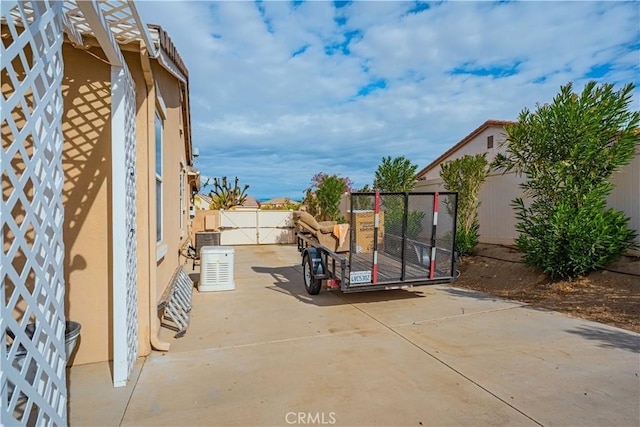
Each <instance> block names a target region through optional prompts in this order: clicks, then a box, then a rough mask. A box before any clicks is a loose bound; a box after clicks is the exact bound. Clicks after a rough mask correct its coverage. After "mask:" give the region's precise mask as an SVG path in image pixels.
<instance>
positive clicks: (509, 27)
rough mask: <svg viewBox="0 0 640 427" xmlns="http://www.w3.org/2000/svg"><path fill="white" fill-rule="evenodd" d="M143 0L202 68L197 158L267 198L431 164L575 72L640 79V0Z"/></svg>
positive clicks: (579, 78) (205, 169)
mask: <svg viewBox="0 0 640 427" xmlns="http://www.w3.org/2000/svg"><path fill="white" fill-rule="evenodd" d="M136 3H137V5H138V9H139V12H140V14H141V16H142V18H143V20H144V21H145V22H147V23H154V24H159V25H161V26H162V27H164V29H165V30H167V32H168V33H169V35H170V36H171V38H172V39H173V41H174V43H175V44H176V46H177V48H178V51H179V52H180V54H181V56H182V58H183V59H184V61H185V63H186V65H187V67H188V69H189V76H190V93H191V95H190V96H191V121H192V129H193V144H194V146H195V147H198V148H199V150H200V157H199V158H198V159H197V161H196V166H197V167H198V168H199V169H200V170H201V173H202V174H203V175H204V176H209V177H214V176H225V175H226V176H229V177H234V176H238V177H239V178H240V181H241V183H243V184H244V183H246V184H249V185H250V189H249V193H250V194H252V195H254V196H256V197H257V198H261V199H262V198H270V197H289V198H292V199H301V198H302V196H303V191H304V190H305V189H306V188H307V187H309V184H310V180H311V177H312V176H313V175H315V174H316V173H318V172H325V173H329V174H333V173H336V174H339V175H341V176H345V177H349V178H351V180H352V181H354V183H355V185H356V187H362V186H364V185H365V184H371V183H372V181H373V175H374V172H375V170H376V167H377V166H378V164H379V163H380V160H381V158H382V157H383V156H399V155H404V156H406V157H408V158H409V159H411V160H412V161H413V162H414V163H416V164H417V165H418V166H419V168H423V167H424V166H426V165H427V164H429V163H430V162H431V161H432V160H434V159H435V158H436V157H438V156H439V155H440V154H442V153H443V152H444V151H446V150H447V149H448V148H449V147H451V146H452V145H453V144H455V143H456V142H458V141H459V140H460V139H462V138H463V137H464V136H465V135H467V134H468V133H469V132H470V131H472V130H473V129H475V128H476V127H477V126H479V125H480V124H481V123H483V122H484V121H485V120H487V119H502V120H515V119H516V118H517V116H518V113H519V112H520V111H521V110H522V109H523V108H524V107H527V108H530V109H533V108H535V104H536V103H537V102H539V103H545V102H549V101H551V99H552V98H553V96H554V95H555V94H556V93H557V92H558V90H559V88H560V86H561V85H563V84H566V83H567V82H569V81H572V82H573V83H574V88H575V89H576V90H578V91H579V90H581V89H582V87H583V85H584V84H585V83H586V82H587V81H588V80H592V79H595V80H598V81H599V82H608V83H615V84H616V85H618V87H621V86H622V85H623V84H626V83H629V82H634V83H635V84H636V85H638V84H639V83H640V25H639V23H640V3H638V2H614V1H606V2H445V3H426V2H402V1H353V2H329V1H312V2H306V1H305V2H301V1H259V2H250V1H221V2H216V1H141V2H136ZM639 95H640V92H639V91H638V90H636V92H635V94H634V99H633V108H634V109H640V96H639ZM207 191H208V189H207Z"/></svg>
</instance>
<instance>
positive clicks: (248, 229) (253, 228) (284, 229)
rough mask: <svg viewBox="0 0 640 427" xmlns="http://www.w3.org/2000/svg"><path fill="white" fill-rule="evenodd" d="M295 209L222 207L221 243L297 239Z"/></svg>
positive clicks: (224, 244) (274, 242)
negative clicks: (270, 209)
mask: <svg viewBox="0 0 640 427" xmlns="http://www.w3.org/2000/svg"><path fill="white" fill-rule="evenodd" d="M294 237H295V236H294V223H293V212H291V211H263V210H257V209H256V210H236V211H220V245H223V246H233V245H270V244H290V243H295V238H294Z"/></svg>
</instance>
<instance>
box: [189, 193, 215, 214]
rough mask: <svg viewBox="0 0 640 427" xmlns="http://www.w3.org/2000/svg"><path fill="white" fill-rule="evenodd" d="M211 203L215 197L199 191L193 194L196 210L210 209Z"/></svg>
mask: <svg viewBox="0 0 640 427" xmlns="http://www.w3.org/2000/svg"><path fill="white" fill-rule="evenodd" d="M211 203H213V199H212V198H211V196H208V195H206V194H200V193H198V194H196V195H195V196H193V207H194V208H195V210H196V211H208V210H209V209H211Z"/></svg>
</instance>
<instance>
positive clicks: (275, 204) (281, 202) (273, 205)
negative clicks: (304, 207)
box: [262, 197, 293, 209]
mask: <svg viewBox="0 0 640 427" xmlns="http://www.w3.org/2000/svg"><path fill="white" fill-rule="evenodd" d="M291 203H293V201H292V200H291V199H287V198H284V197H278V198H275V199H271V200H267V201H266V202H262V206H264V207H266V208H268V209H277V208H284V207H286V206H287V205H290V204H291Z"/></svg>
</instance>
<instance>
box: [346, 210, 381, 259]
mask: <svg viewBox="0 0 640 427" xmlns="http://www.w3.org/2000/svg"><path fill="white" fill-rule="evenodd" d="M352 218H353V221H352ZM346 219H347V222H348V223H349V224H351V226H352V227H353V232H354V235H355V236H354V237H355V247H354V248H353V251H354V252H356V253H358V252H373V236H374V228H375V213H374V212H373V211H371V210H359V211H348V212H347V218H346ZM383 242H384V212H380V221H379V224H378V250H379V251H380V250H382V245H383Z"/></svg>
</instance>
